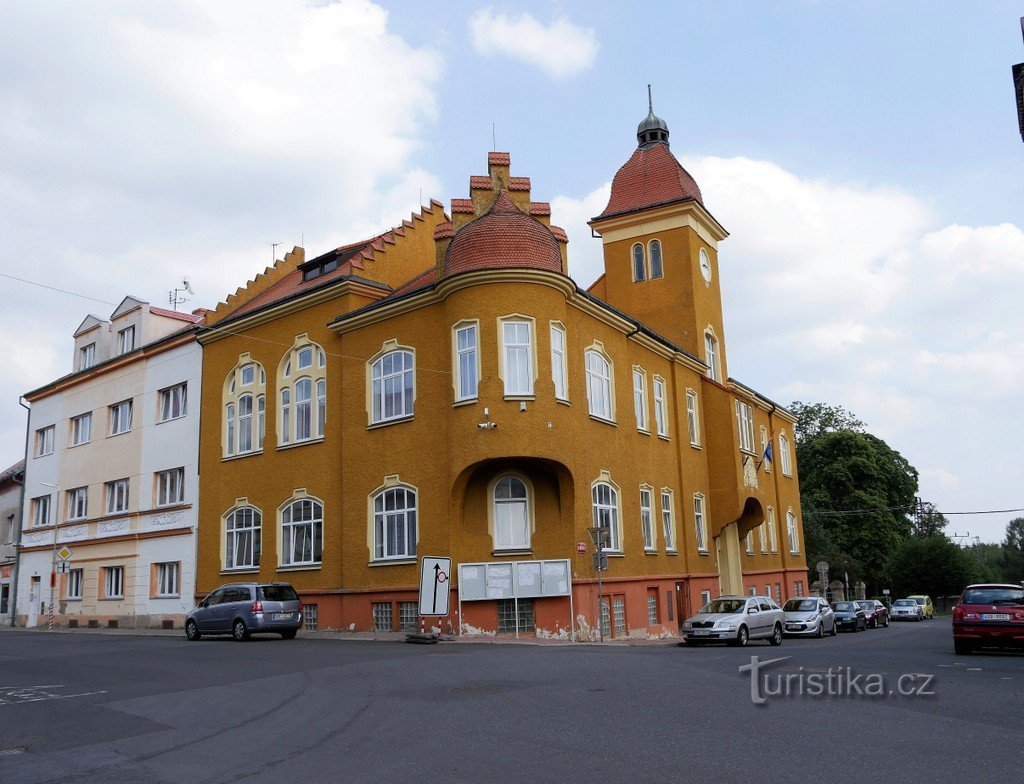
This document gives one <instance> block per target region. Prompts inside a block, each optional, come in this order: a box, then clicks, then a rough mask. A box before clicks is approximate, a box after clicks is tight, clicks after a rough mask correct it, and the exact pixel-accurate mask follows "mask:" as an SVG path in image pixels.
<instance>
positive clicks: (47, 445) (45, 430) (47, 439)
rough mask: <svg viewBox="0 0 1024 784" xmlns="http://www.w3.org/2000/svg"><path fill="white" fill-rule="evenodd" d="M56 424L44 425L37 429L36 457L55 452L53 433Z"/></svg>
mask: <svg viewBox="0 0 1024 784" xmlns="http://www.w3.org/2000/svg"><path fill="white" fill-rule="evenodd" d="M54 432H55V426H54V425H50V426H49V427H42V428H40V429H39V430H37V431H36V457H43V456H44V455H52V454H53V434H54Z"/></svg>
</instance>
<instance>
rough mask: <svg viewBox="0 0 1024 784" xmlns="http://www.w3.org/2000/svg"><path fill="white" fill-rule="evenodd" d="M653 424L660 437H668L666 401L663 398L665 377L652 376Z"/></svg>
mask: <svg viewBox="0 0 1024 784" xmlns="http://www.w3.org/2000/svg"><path fill="white" fill-rule="evenodd" d="M653 387H654V426H655V428H656V429H657V431H658V435H659V436H660V437H661V438H668V437H669V435H668V402H667V400H666V399H665V379H663V378H662V377H661V376H655V377H654V384H653Z"/></svg>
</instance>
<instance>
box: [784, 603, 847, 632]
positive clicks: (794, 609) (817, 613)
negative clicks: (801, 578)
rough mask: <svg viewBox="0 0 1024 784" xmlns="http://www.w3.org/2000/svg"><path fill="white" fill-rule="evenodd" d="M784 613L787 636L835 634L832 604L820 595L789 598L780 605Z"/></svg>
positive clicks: (834, 617)
mask: <svg viewBox="0 0 1024 784" xmlns="http://www.w3.org/2000/svg"><path fill="white" fill-rule="evenodd" d="M782 611H783V612H784V613H785V614H786V628H785V633H786V635H787V636H790V635H792V636H811V637H819V638H820V637H824V636H825V635H826V634H831V635H832V636H833V637H834V636H835V634H836V616H835V613H834V612H832V606H831V605H830V604H829V603H828V602H826V601H825V600H824V599H822V598H821V597H820V596H817V597H816V596H804V597H797V598H793V599H790V600H789V601H788V602H786V603H785V604H784V605H783V606H782Z"/></svg>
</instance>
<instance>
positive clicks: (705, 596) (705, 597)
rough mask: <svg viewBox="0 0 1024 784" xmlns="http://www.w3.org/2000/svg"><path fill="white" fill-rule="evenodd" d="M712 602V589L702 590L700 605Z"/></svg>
mask: <svg viewBox="0 0 1024 784" xmlns="http://www.w3.org/2000/svg"><path fill="white" fill-rule="evenodd" d="M710 603H711V591H701V592H700V606H701V607H703V606H704V605H706V604H710Z"/></svg>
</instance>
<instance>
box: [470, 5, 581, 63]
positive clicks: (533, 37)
mask: <svg viewBox="0 0 1024 784" xmlns="http://www.w3.org/2000/svg"><path fill="white" fill-rule="evenodd" d="M469 32H470V36H471V38H472V40H473V48H474V49H475V50H476V52H477V53H478V54H480V55H483V56H485V57H490V56H493V55H504V56H506V57H510V58H512V59H513V60H519V61H520V62H523V63H527V64H528V65H532V66H535V67H537V68H539V69H540V70H541V71H543V72H544V73H546V74H547V75H548V76H550V77H551V78H552V79H568V78H570V77H573V76H575V75H576V74H578V73H582V72H583V71H586V70H587V69H588V68H590V67H591V66H592V65H593V64H594V60H595V59H596V58H597V52H598V49H600V44H599V43H598V41H597V34H596V33H595V32H594V30H593V29H592V28H589V27H579V26H578V25H574V24H573V23H572V22H570V21H569V20H568V19H565V18H564V17H563V18H559V19H556V20H555V21H553V22H552V23H551V24H549V25H544V24H542V23H541V22H539V21H538V20H537V19H536V18H535V17H533V16H531V15H530V14H528V13H522V14H519V15H518V16H510V15H507V14H499V13H495V12H494V11H492V10H491V9H490V8H484V9H482V10H480V11H477V12H476V13H475V14H473V15H472V16H471V17H470V18H469Z"/></svg>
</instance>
